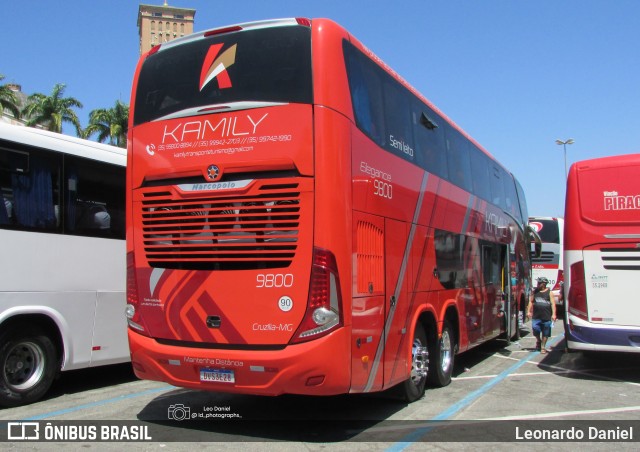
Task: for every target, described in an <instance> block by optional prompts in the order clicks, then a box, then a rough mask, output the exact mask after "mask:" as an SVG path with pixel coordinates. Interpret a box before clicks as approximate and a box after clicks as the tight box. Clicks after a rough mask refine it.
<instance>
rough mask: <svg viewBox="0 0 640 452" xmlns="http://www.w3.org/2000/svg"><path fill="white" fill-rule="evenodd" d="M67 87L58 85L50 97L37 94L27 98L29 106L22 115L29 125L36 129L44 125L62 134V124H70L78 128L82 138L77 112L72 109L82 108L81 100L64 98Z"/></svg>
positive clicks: (61, 84)
mask: <svg viewBox="0 0 640 452" xmlns="http://www.w3.org/2000/svg"><path fill="white" fill-rule="evenodd" d="M64 89H65V85H64V84H63V83H57V84H56V85H55V86H54V87H53V91H51V95H50V96H46V95H44V94H41V93H35V94H32V95H30V96H29V97H28V98H27V105H26V107H24V109H23V110H22V114H23V115H24V116H25V118H26V120H27V125H28V126H30V127H34V126H36V125H42V126H44V127H45V128H46V129H47V130H50V131H52V132H58V133H62V123H63V122H70V123H71V124H73V126H74V127H75V128H76V133H77V135H78V136H82V128H81V126H80V121H79V120H78V116H77V115H76V112H75V111H73V110H72V108H74V107H76V108H82V104H81V103H80V101H79V100H77V99H75V98H73V97H62V96H63V94H64Z"/></svg>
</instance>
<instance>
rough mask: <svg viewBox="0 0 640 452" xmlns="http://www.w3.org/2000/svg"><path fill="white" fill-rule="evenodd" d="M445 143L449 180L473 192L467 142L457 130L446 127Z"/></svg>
mask: <svg viewBox="0 0 640 452" xmlns="http://www.w3.org/2000/svg"><path fill="white" fill-rule="evenodd" d="M446 145H447V163H448V169H449V181H450V182H451V183H453V184H455V185H457V186H458V187H460V188H462V189H464V190H466V191H468V192H473V187H472V186H471V185H472V184H471V165H470V163H469V144H468V143H467V141H466V140H465V139H464V137H463V136H462V135H460V133H459V132H458V131H457V130H455V129H453V128H452V127H447V130H446Z"/></svg>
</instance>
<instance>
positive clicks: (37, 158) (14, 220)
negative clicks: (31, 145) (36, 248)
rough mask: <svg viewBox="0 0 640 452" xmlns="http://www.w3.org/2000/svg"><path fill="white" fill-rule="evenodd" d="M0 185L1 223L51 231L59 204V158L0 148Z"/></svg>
mask: <svg viewBox="0 0 640 452" xmlns="http://www.w3.org/2000/svg"><path fill="white" fill-rule="evenodd" d="M1 154H2V156H1V159H0V160H1V162H0V168H1V172H2V176H1V179H0V180H1V181H2V183H1V185H0V189H1V190H2V203H3V208H4V214H5V215H2V214H0V223H1V224H6V225H14V226H17V227H19V228H26V229H39V230H44V231H54V230H55V229H56V227H57V221H56V206H59V204H60V203H59V201H58V196H59V193H60V190H59V186H58V185H59V174H60V168H59V160H58V159H55V158H46V157H44V156H41V155H38V154H37V153H36V152H23V151H17V150H16V151H13V150H11V151H4V150H3V151H2V153H1Z"/></svg>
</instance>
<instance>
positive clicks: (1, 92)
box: [0, 74, 20, 119]
mask: <svg viewBox="0 0 640 452" xmlns="http://www.w3.org/2000/svg"><path fill="white" fill-rule="evenodd" d="M0 80H4V75H2V74H0ZM18 103H19V101H18V97H17V96H16V95H15V93H14V92H13V90H12V89H11V88H10V86H9V85H1V86H0V114H2V112H3V111H4V110H9V112H10V113H11V114H12V115H13V117H14V118H16V119H18V118H20V108H18Z"/></svg>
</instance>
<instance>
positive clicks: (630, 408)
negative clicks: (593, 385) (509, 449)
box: [478, 406, 640, 421]
mask: <svg viewBox="0 0 640 452" xmlns="http://www.w3.org/2000/svg"><path fill="white" fill-rule="evenodd" d="M629 411H640V406H627V407H618V408H603V409H600V410H577V411H557V412H555V413H541V414H521V415H519V416H503V417H490V418H486V419H478V420H479V421H516V420H522V419H548V418H552V417H574V416H580V415H584V414H606V413H625V412H629Z"/></svg>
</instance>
